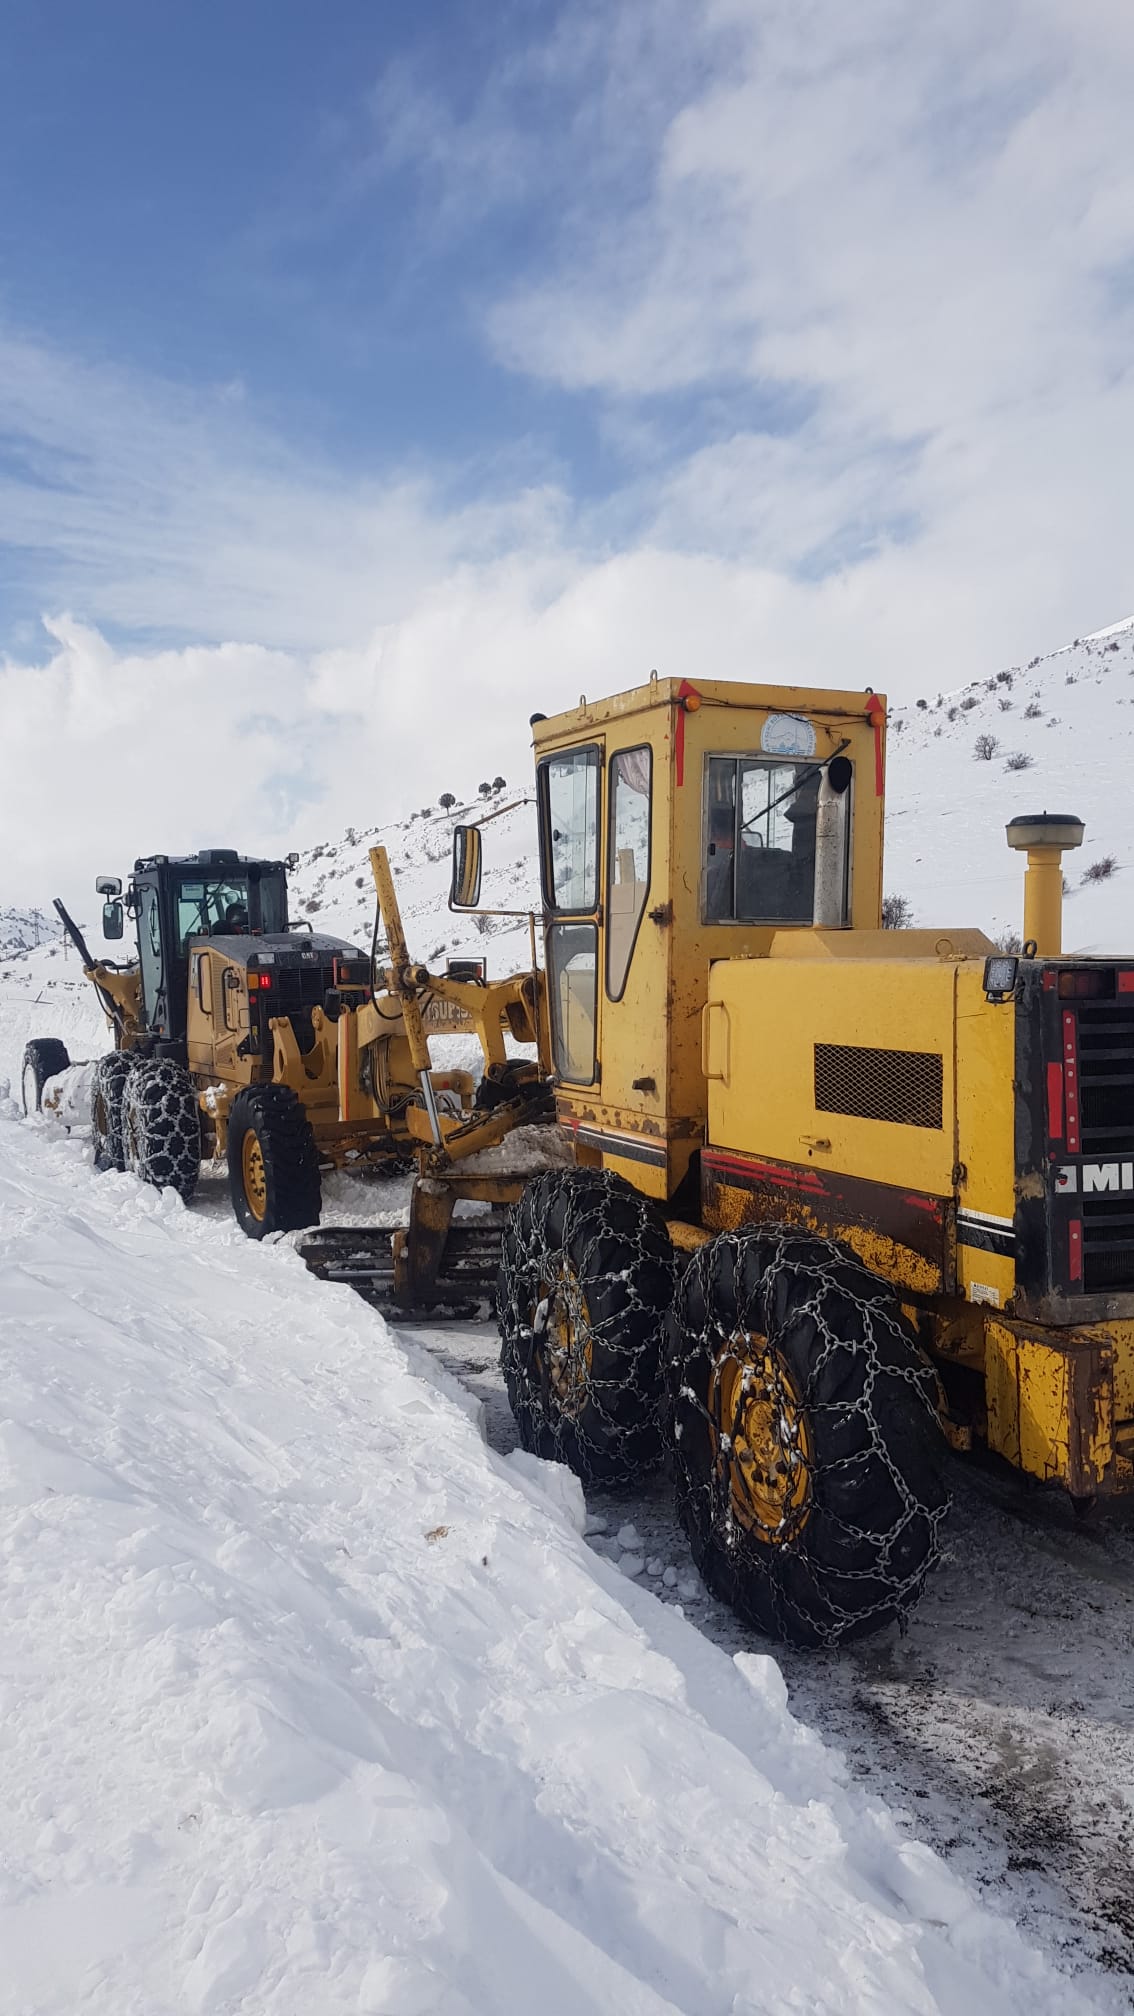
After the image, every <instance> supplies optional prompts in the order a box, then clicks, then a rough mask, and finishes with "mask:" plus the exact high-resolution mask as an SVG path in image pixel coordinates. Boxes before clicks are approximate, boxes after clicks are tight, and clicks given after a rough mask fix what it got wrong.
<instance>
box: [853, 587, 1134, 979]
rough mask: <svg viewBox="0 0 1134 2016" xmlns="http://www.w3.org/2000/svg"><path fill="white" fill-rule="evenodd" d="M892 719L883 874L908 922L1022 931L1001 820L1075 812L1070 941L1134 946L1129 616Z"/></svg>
mask: <svg viewBox="0 0 1134 2016" xmlns="http://www.w3.org/2000/svg"><path fill="white" fill-rule="evenodd" d="M890 728H891V736H890V756H889V785H888V793H887V831H886V858H887V868H886V885H887V888H888V890H889V891H891V892H892V893H894V894H898V895H903V896H905V897H906V898H907V900H908V902H909V903H910V905H911V908H912V911H913V918H912V921H913V922H915V923H917V924H923V925H933V924H977V925H980V926H981V927H982V928H983V929H985V930H987V931H989V932H991V933H992V935H993V936H997V935H999V934H1000V933H1001V932H1004V931H1015V932H1018V931H1019V929H1020V923H1021V918H1022V911H1023V897H1022V889H1023V866H1022V862H1021V860H1020V857H1019V856H1018V855H1013V854H1012V853H1010V851H1009V850H1008V848H1007V847H1006V845H1005V841H1004V827H1005V825H1006V824H1007V822H1008V820H1009V819H1011V818H1013V817H1014V816H1015V815H1016V814H1017V813H1020V812H1040V811H1049V812H1064V813H1073V814H1075V815H1076V816H1077V817H1078V818H1080V819H1082V820H1083V821H1084V822H1085V824H1086V828H1087V832H1086V839H1085V841H1084V844H1083V847H1082V849H1081V850H1080V851H1079V852H1078V853H1075V854H1070V855H1068V856H1067V857H1066V858H1065V860H1064V875H1065V880H1066V883H1067V900H1066V904H1065V908H1064V941H1063V942H1064V944H1065V946H1067V948H1068V949H1069V950H1078V951H1090V950H1093V951H1127V952H1128V951H1130V950H1131V949H1132V947H1134V796H1132V794H1131V790H1130V776H1131V769H1132V766H1134V620H1130V621H1127V622H1125V623H1119V624H1116V625H1115V626H1114V627H1113V628H1112V629H1110V630H1105V631H1101V632H1099V634H1098V635H1097V636H1094V637H1086V638H1083V639H1081V640H1078V641H1077V642H1076V643H1074V644H1070V645H1068V646H1067V647H1066V648H1065V649H1064V650H1062V651H1056V652H1054V653H1053V654H1052V655H1051V656H1050V657H1047V658H1036V659H1032V660H1031V662H1030V663H1029V664H1027V665H1021V666H1014V667H1011V668H1009V669H1007V670H1004V671H1001V672H998V673H996V674H994V675H991V676H989V677H988V678H983V679H977V680H974V681H972V682H970V683H969V684H967V685H962V686H958V687H956V688H955V690H954V691H952V692H950V693H942V694H938V693H931V694H927V695H924V696H923V697H922V698H921V699H919V700H918V701H917V702H916V703H915V704H913V705H911V706H908V707H902V708H896V709H895V710H894V714H893V718H892V720H891V724H890ZM990 745H991V746H990ZM1108 864H1109V865H1108Z"/></svg>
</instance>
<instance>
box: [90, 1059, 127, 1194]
mask: <svg viewBox="0 0 1134 2016" xmlns="http://www.w3.org/2000/svg"><path fill="white" fill-rule="evenodd" d="M134 1064H135V1059H134V1058H133V1057H132V1056H131V1054H130V1052H129V1051H128V1050H111V1051H110V1052H109V1053H108V1055H107V1056H105V1057H100V1058H99V1060H98V1063H97V1064H96V1065H95V1072H94V1078H93V1079H92V1081H91V1139H92V1141H93V1143H94V1155H95V1168H96V1169H104V1170H105V1169H118V1170H122V1169H124V1168H125V1166H126V1161H125V1154H124V1149H123V1140H122V1106H123V1101H124V1100H125V1097H126V1081H127V1079H128V1078H129V1076H130V1073H131V1072H132V1071H133V1069H134ZM100 1100H101V1101H102V1110H103V1113H104V1114H105V1116H106V1125H105V1128H103V1127H100V1125H99V1119H98V1111H99V1101H100Z"/></svg>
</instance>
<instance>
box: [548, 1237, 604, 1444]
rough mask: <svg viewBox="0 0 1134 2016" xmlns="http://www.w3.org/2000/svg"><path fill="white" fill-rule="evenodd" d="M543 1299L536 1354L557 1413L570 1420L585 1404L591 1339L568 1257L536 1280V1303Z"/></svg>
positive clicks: (585, 1305)
mask: <svg viewBox="0 0 1134 2016" xmlns="http://www.w3.org/2000/svg"><path fill="white" fill-rule="evenodd" d="M545 1302H546V1304H547V1322H546V1324H545V1326H544V1328H543V1331H542V1334H541V1335H540V1336H539V1341H538V1343H537V1346H536V1357H537V1358H538V1360H539V1363H540V1365H541V1367H542V1368H543V1369H544V1370H545V1371H546V1374H547V1383H548V1385H549V1387H550V1388H551V1391H552V1393H554V1395H555V1399H556V1402H557V1404H558V1407H559V1411H560V1413H561V1414H563V1415H565V1416H566V1418H567V1419H568V1420H569V1421H574V1420H576V1419H577V1417H578V1416H579V1415H580V1414H581V1413H582V1411H583V1408H584V1406H585V1405H586V1400H587V1389H588V1387H589V1384H590V1377H591V1361H592V1357H593V1352H594V1342H593V1339H592V1336H591V1312H590V1308H589V1306H588V1303H587V1298H586V1295H585V1294H584V1292H583V1289H582V1286H581V1285H580V1282H579V1277H578V1275H577V1274H576V1272H575V1269H574V1268H573V1266H572V1265H571V1262H570V1261H569V1260H567V1259H558V1260H556V1261H555V1262H554V1263H553V1264H552V1266H551V1267H550V1268H549V1269H548V1273H547V1276H546V1278H545V1279H544V1280H543V1281H541V1282H540V1286H539V1298H538V1306H541V1307H542V1305H543V1304H544V1303H545Z"/></svg>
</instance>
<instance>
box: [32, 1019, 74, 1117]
mask: <svg viewBox="0 0 1134 2016" xmlns="http://www.w3.org/2000/svg"><path fill="white" fill-rule="evenodd" d="M70 1062H71V1059H70V1058H69V1056H68V1055H67V1045H66V1044H65V1043H62V1042H60V1040H59V1038H58V1036H33V1038H32V1040H31V1042H30V1043H29V1044H27V1045H26V1047H25V1049H24V1062H23V1069H22V1071H21V1073H20V1093H21V1097H22V1099H23V1106H24V1112H25V1113H42V1111H43V1088H44V1086H45V1085H46V1083H47V1081H48V1079H49V1078H54V1077H55V1076H56V1074H57V1073H58V1072H60V1071H66V1070H67V1069H68V1067H69V1065H70Z"/></svg>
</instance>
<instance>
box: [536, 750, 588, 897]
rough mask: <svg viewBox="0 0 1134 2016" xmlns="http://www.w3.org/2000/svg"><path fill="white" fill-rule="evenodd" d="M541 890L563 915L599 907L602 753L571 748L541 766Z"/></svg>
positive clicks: (551, 757) (548, 759)
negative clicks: (600, 763)
mask: <svg viewBox="0 0 1134 2016" xmlns="http://www.w3.org/2000/svg"><path fill="white" fill-rule="evenodd" d="M539 787H540V824H541V838H542V846H541V850H540V851H541V854H542V856H543V894H544V901H545V903H546V904H547V907H548V909H549V910H554V911H556V912H557V913H558V914H559V915H562V914H563V913H564V912H566V913H567V914H568V915H570V914H574V915H576V916H577V915H579V914H580V913H583V914H586V913H588V912H590V911H593V910H594V909H596V908H597V905H598V851H599V752H598V750H597V749H595V748H587V749H568V750H566V751H564V752H563V754H561V755H558V756H549V757H548V758H547V759H546V761H544V762H543V763H541V764H540V770H539Z"/></svg>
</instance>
